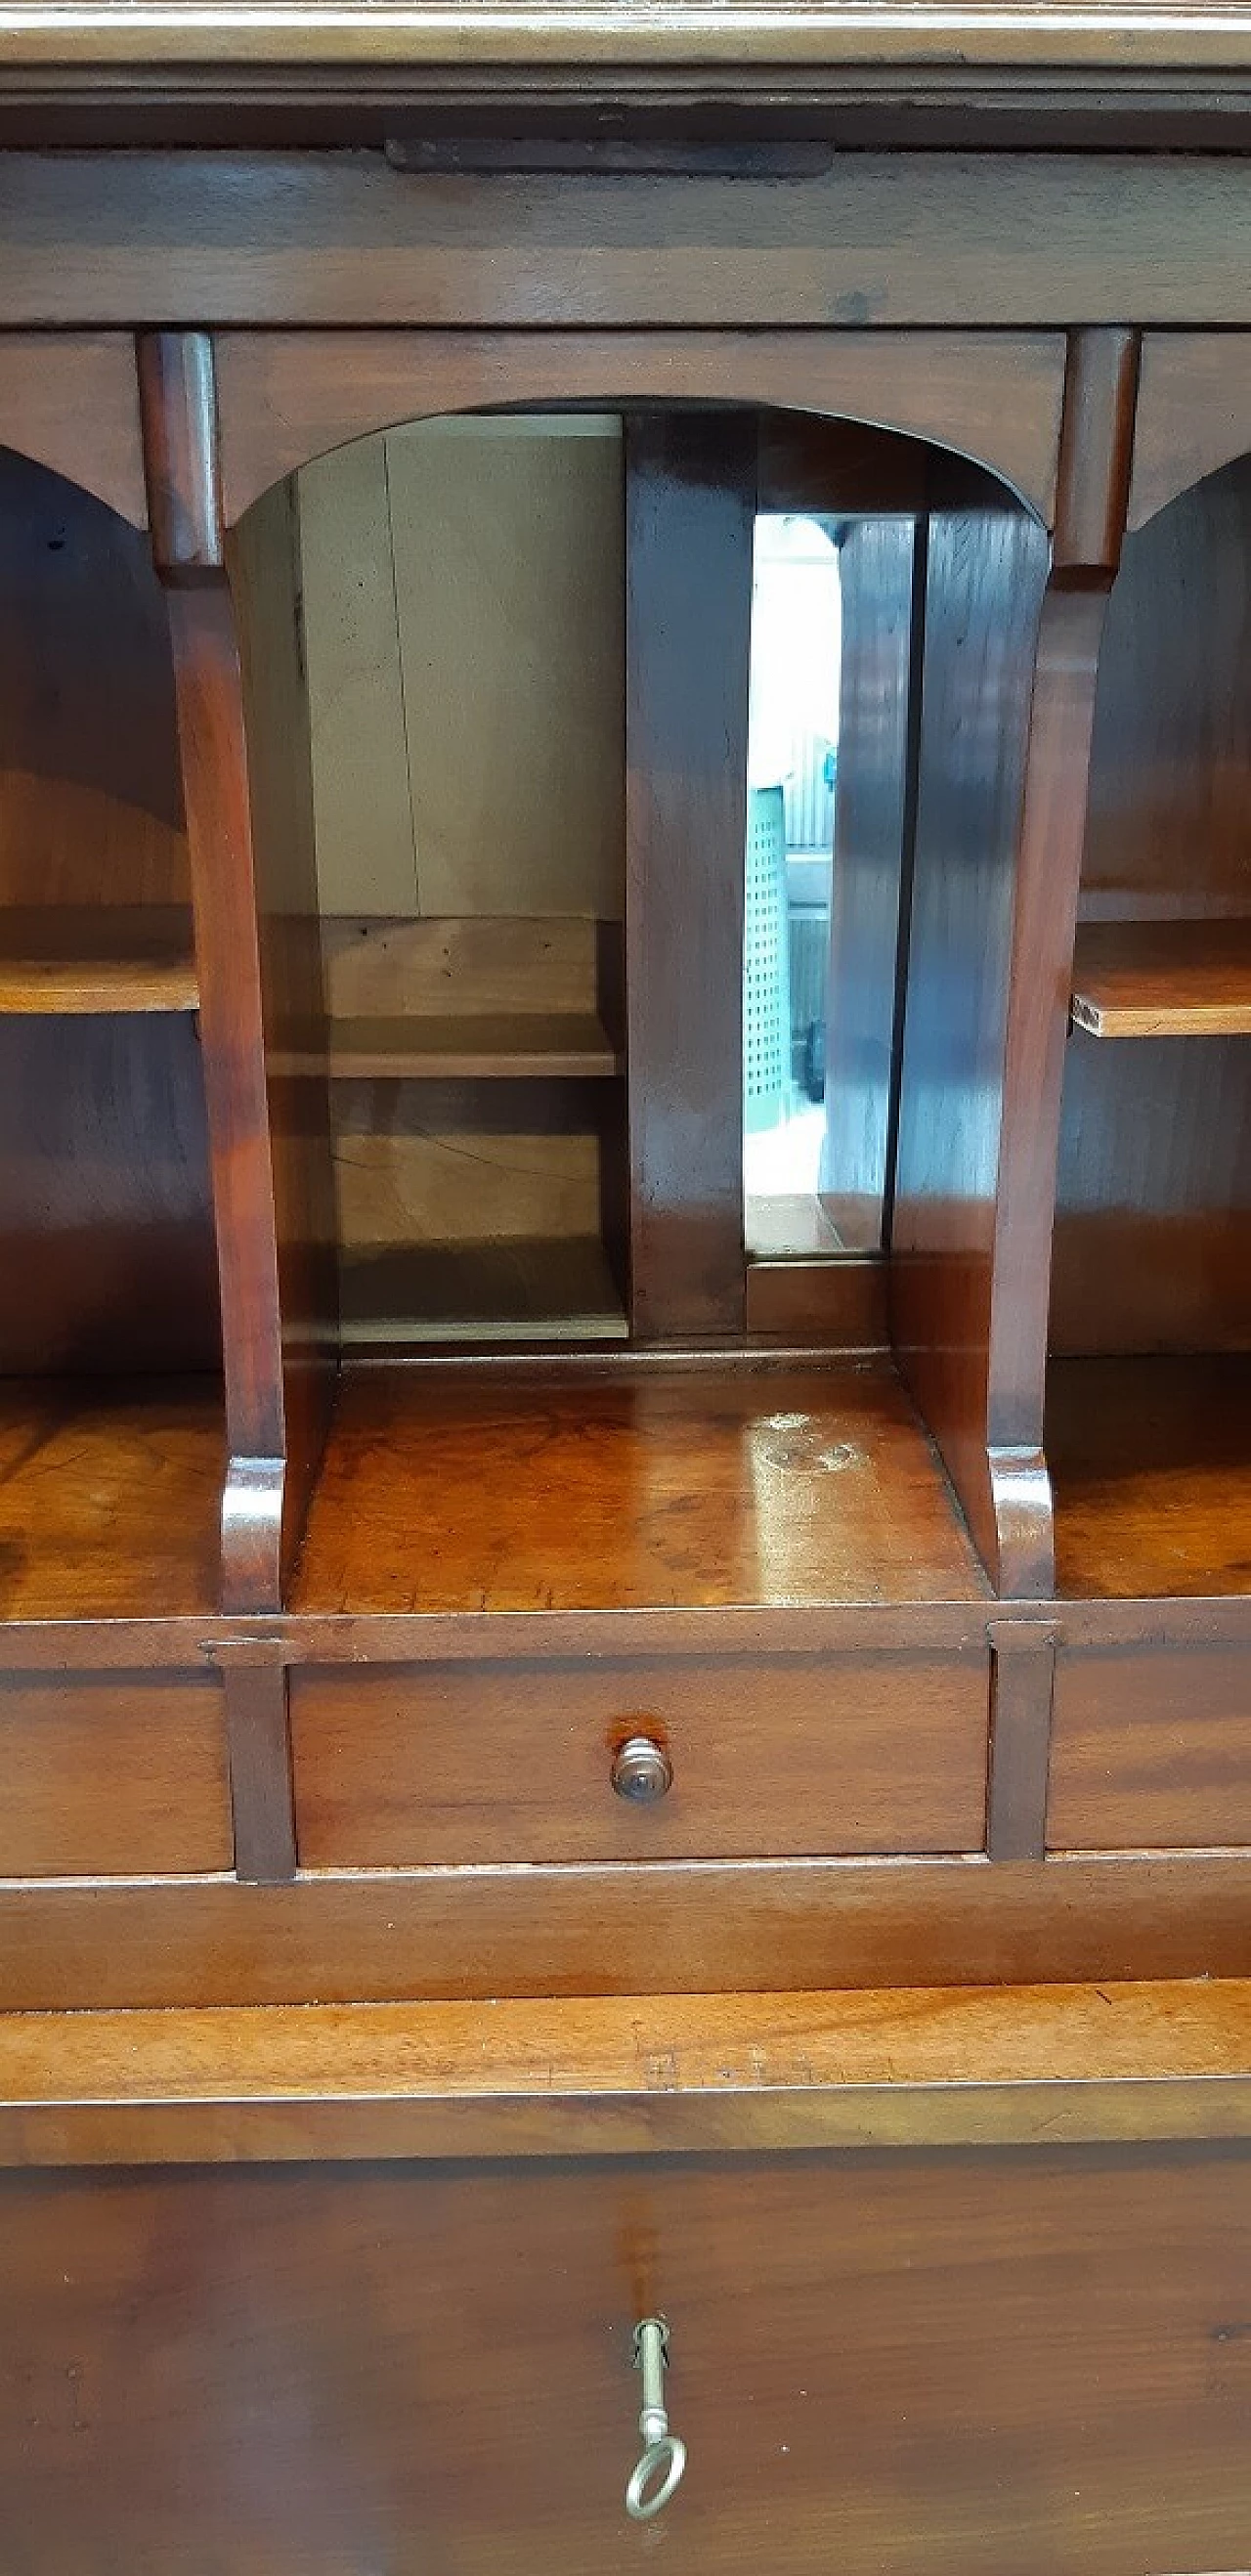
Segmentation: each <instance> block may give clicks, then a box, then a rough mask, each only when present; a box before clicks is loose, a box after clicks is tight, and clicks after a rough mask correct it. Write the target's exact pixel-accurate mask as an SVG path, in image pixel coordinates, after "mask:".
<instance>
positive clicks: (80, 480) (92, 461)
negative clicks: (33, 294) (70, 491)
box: [0, 331, 148, 528]
mask: <svg viewBox="0 0 1251 2576" xmlns="http://www.w3.org/2000/svg"><path fill="white" fill-rule="evenodd" d="M0 446H3V447H5V448H10V449H12V450H14V451H15V453H16V454H17V455H19V456H24V457H29V458H32V459H33V460H34V461H35V462H36V463H37V464H39V465H45V466H49V467H51V469H52V471H53V473H54V474H58V475H64V476H65V477H66V479H67V481H68V482H70V483H72V484H75V485H81V486H82V489H83V490H84V491H85V492H90V493H93V494H94V496H95V498H96V499H97V500H98V501H104V502H107V504H108V506H109V508H110V509H111V510H116V511H117V513H118V515H119V517H121V518H123V519H128V520H129V521H130V522H131V524H132V525H133V526H134V527H136V528H142V527H144V526H146V524H147V516H148V504H147V493H146V490H145V487H144V479H143V450H142V446H141V444H140V436H139V380H138V375H137V372H136V367H135V344H134V341H133V340H132V339H131V337H130V334H129V332H127V331H111V332H84V331H61V332H57V333H56V334H55V335H52V336H45V335H44V334H42V333H41V334H39V335H35V334H33V333H23V332H16V331H6V332H4V333H3V334H2V335H0Z"/></svg>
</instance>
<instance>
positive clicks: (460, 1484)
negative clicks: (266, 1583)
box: [293, 1363, 984, 1613]
mask: <svg viewBox="0 0 1251 2576" xmlns="http://www.w3.org/2000/svg"><path fill="white" fill-rule="evenodd" d="M485 1494H489V1495H490V1497H491V1511H490V1514H489V1516H484V1513H483V1496H484V1495H485ZM983 1596H984V1583H983V1578H982V1576H981V1572H980V1569H979V1568H978V1565H977V1561H976V1559H975V1557H974V1555H973V1551H972V1548H971V1547H970V1545H969V1542H968V1539H967V1537H966V1535H965V1532H964V1530H963V1528H962V1526H961V1525H960V1523H959V1521H958V1520H957V1518H956V1515H955V1513H954V1511H953V1509H952V1505H951V1501H950V1497H949V1495H948V1492H947V1488H946V1485H945V1482H944V1480H943V1477H942V1474H941V1470H940V1469H939V1467H938V1465H937V1463H936V1461H935V1459H934V1456H933V1453H932V1451H931V1449H930V1447H929V1444H928V1442H927V1441H926V1440H925V1438H924V1436H923V1434H922V1433H921V1432H920V1430H919V1429H918V1427H917V1424H916V1421H915V1419H914V1417H913V1415H912V1413H911V1410H910V1408H909V1406H908V1404H907V1402H906V1400H905V1398H904V1397H903V1395H902V1393H901V1391H900V1388H899V1385H898V1382H897V1380H896V1378H895V1376H894V1374H893V1372H892V1371H891V1370H890V1369H889V1368H888V1367H885V1366H883V1365H882V1364H881V1363H878V1364H876V1365H874V1364H872V1363H870V1364H868V1365H866V1366H864V1367H863V1368H856V1367H855V1366H852V1367H845V1368H836V1367H831V1368H827V1369H824V1370H815V1369H806V1370H804V1369H792V1368H787V1369H778V1370H769V1371H767V1372H761V1373H756V1372H754V1371H752V1370H751V1369H750V1368H747V1367H744V1366H742V1365H741V1364H736V1365H733V1366H731V1367H730V1368H729V1369H727V1370H724V1371H721V1370H718V1371H717V1372H716V1373H715V1374H714V1373H711V1372H708V1371H701V1370H698V1369H690V1370H683V1369H673V1370H668V1369H666V1370H664V1371H660V1370H646V1371H643V1370H640V1371H638V1372H636V1373H633V1374H631V1375H628V1376H626V1375H623V1376H619V1377H615V1378H609V1377H607V1376H600V1377H598V1378H596V1377H593V1376H591V1375H590V1374H589V1373H588V1372H586V1371H578V1372H573V1373H570V1374H567V1375H562V1376H559V1377H557V1376H553V1375H550V1374H544V1373H542V1372H541V1371H539V1370H535V1371H534V1372H532V1373H531V1374H529V1375H527V1374H526V1373H525V1372H524V1371H521V1370H519V1371H518V1372H517V1373H515V1374H514V1373H513V1372H511V1371H510V1373H509V1376H508V1378H507V1379H505V1380H501V1379H498V1378H496V1377H492V1376H480V1375H475V1374H474V1373H473V1372H472V1371H469V1370H465V1371H457V1370H454V1369H448V1370H441V1371H439V1372H438V1373H437V1374H436V1373H435V1372H433V1371H431V1372H429V1373H426V1372H412V1371H410V1372H400V1371H393V1372H389V1371H386V1370H382V1369H369V1370H361V1371H358V1372H355V1373H349V1374H348V1375H347V1376H346V1377H345V1380H344V1384H343V1392H342V1396H341V1398H340V1403H339V1408H338V1413H337V1417H336V1421H335V1427H334V1430H333V1433H332V1435H331V1442H330V1447H329V1450H328V1452H327V1457H326V1464H325V1469H324V1472H323V1475H322V1477H321V1481H320V1484H319V1487H318V1491H317V1496H316V1499H315V1501H314V1505H313V1511H312V1515H311V1518H310V1522H309V1531H308V1539H307V1542H306V1546H305V1550H304V1556H303V1560H302V1563H301V1566H300V1571H299V1576H298V1580H297V1582H296V1586H295V1590H294V1593H293V1606H294V1607H296V1608H298V1609H313V1608H316V1609H334V1610H352V1611H355V1612H357V1613H365V1612H368V1611H370V1610H378V1611H392V1612H393V1611H408V1610H423V1611H427V1610H447V1609H472V1610H498V1611H504V1610H540V1609H549V1610H550V1609H557V1608H560V1607H562V1606H563V1607H567V1608H587V1609H611V1608H615V1607H617V1608H634V1609H642V1608H646V1607H649V1606H651V1607H659V1606H664V1605H666V1604H670V1603H673V1604H676V1603H679V1602H681V1603H692V1604H693V1603H705V1604H708V1605H710V1606H712V1605H726V1604H729V1603H733V1602H743V1601H748V1602H774V1603H776V1604H778V1605H782V1604H787V1605H791V1606H795V1605H797V1604H798V1603H800V1602H803V1601H812V1602H819V1601H835V1600H848V1599H852V1600H880V1599H883V1598H886V1599H904V1600H925V1599H927V1598H930V1599H937V1600H978V1599H980V1598H982V1597H983Z"/></svg>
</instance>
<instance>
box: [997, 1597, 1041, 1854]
mask: <svg viewBox="0 0 1251 2576" xmlns="http://www.w3.org/2000/svg"><path fill="white" fill-rule="evenodd" d="M987 1633H988V1635H989V1638H990V1644H991V1696H990V1710H991V1716H990V1778H989V1785H988V1795H987V1813H986V1850H987V1854H988V1856H989V1858H990V1859H991V1860H993V1861H1009V1860H1041V1859H1042V1857H1043V1854H1044V1852H1045V1850H1046V1847H1047V1766H1048V1762H1049V1759H1050V1750H1051V1702H1052V1692H1053V1687H1054V1681H1055V1654H1056V1633H1055V1629H1054V1628H1052V1627H1044V1626H1043V1625H1042V1624H1041V1622H1040V1621H1038V1620H1026V1619H992V1620H991V1622H990V1625H989V1628H988V1631H987Z"/></svg>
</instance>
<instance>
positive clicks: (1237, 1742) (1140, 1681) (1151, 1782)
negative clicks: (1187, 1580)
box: [1047, 1639, 1251, 1851]
mask: <svg viewBox="0 0 1251 2576" xmlns="http://www.w3.org/2000/svg"><path fill="white" fill-rule="evenodd" d="M1047 1833H1048V1839H1049V1841H1050V1842H1051V1844H1052V1846H1053V1847H1054V1848H1056V1849H1068V1850H1073V1851H1077V1850H1083V1851H1097V1850H1100V1849H1102V1850H1105V1851H1108V1850H1116V1849H1118V1848H1119V1849H1122V1850H1126V1849H1129V1850H1139V1849H1143V1848H1151V1849H1156V1850H1159V1849H1167V1848H1170V1847H1172V1848H1174V1849H1182V1848H1185V1847H1187V1846H1189V1847H1197V1848H1203V1847H1204V1846H1206V1847H1208V1848H1209V1849H1211V1848H1213V1847H1215V1846H1218V1845H1224V1846H1226V1847H1227V1848H1230V1847H1232V1846H1234V1845H1236V1844H1241V1843H1251V1708H1249V1707H1248V1701H1247V1683H1246V1668H1245V1662H1244V1659H1243V1658H1242V1657H1241V1656H1239V1655H1237V1654H1236V1653H1231V1652H1230V1650H1229V1649H1228V1648H1222V1647H1219V1646H1206V1645H1204V1644H1202V1643H1201V1642H1200V1641H1199V1640H1197V1639H1196V1640H1195V1641H1193V1642H1192V1643H1191V1644H1190V1645H1189V1646H1187V1647H1185V1648H1184V1649H1183V1648H1181V1647H1172V1648H1170V1649H1169V1650H1167V1651H1164V1652H1161V1651H1157V1652H1156V1653H1155V1654H1145V1653H1143V1652H1141V1651H1139V1652H1137V1653H1135V1652H1134V1651H1133V1650H1132V1649H1130V1650H1125V1649H1123V1648H1122V1649H1119V1650H1118V1649H1117V1648H1116V1647H1102V1648H1100V1647H1094V1648H1088V1649H1085V1650H1084V1651H1083V1652H1081V1653H1080V1654H1076V1653H1075V1654H1066V1655H1063V1656H1062V1657H1061V1659H1060V1663H1059V1667H1058V1670H1057V1675H1056V1698H1055V1718H1054V1726H1053V1732H1052V1740H1051V1779H1050V1789H1049V1793H1048V1802H1047Z"/></svg>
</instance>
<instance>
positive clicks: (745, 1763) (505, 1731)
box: [291, 1640, 988, 1869]
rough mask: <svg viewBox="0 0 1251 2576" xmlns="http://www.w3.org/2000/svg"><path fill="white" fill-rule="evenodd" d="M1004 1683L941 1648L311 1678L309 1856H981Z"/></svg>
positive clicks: (431, 1668) (980, 1664) (296, 1709)
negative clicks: (993, 1713) (991, 1744)
mask: <svg viewBox="0 0 1251 2576" xmlns="http://www.w3.org/2000/svg"><path fill="white" fill-rule="evenodd" d="M987 1729H988V1670H987V1655H986V1649H985V1646H984V1645H983V1644H982V1642H981V1641H980V1640H978V1641H976V1642H974V1643H971V1644H970V1645H969V1646H967V1647H965V1648H963V1649H956V1650H954V1651H952V1652H950V1653H945V1654H915V1653H914V1654H908V1653H900V1654H865V1655H837V1656H822V1655H779V1656H776V1657H768V1658H764V1657H760V1656H750V1657H748V1656H717V1657H711V1656H708V1657H700V1658H694V1657H690V1658H685V1657H684V1658H681V1659H675V1658H665V1659H659V1658H657V1659H655V1660H652V1659H650V1658H638V1659H635V1658H631V1659H630V1660H628V1661H627V1660H624V1659H623V1660H621V1661H608V1660H605V1659H602V1658H600V1657H596V1658H594V1659H590V1658H587V1659H585V1660H578V1661H574V1660H569V1661H561V1662H556V1661H552V1662H543V1663H537V1662H535V1663H531V1662H526V1663H524V1664H522V1663H514V1664H503V1663H501V1664H489V1665H488V1664H471V1663H463V1664H460V1663H458V1664H422V1665H406V1666H386V1665H374V1666H370V1667H368V1668H367V1669H364V1670H362V1669H361V1668H360V1667H356V1668H350V1669H345V1668H343V1667H335V1668H333V1669H332V1668H330V1667H320V1668H318V1667H309V1668H306V1669H300V1668H297V1669H296V1670H294V1671H293V1672H292V1675H291V1737H292V1759H293V1766H294V1776H295V1798H296V1818H297V1831H298V1839H299V1853H300V1860H301V1863H302V1865H303V1866H304V1867H306V1868H313V1869H333V1868H351V1869H396V1868H412V1867H419V1866H422V1865H423V1864H427V1863H447V1862H458V1861H480V1862H499V1861H517V1860H521V1861H561V1860H616V1859H628V1860H633V1859H664V1858H671V1859H740V1858H746V1859H751V1858H762V1859H769V1858H779V1857H784V1856H786V1855H787V1854H791V1853H794V1854H817V1853H838V1852H939V1851H976V1850H980V1849H981V1847H982V1844H983V1841H984V1838H985V1806H986V1751H987Z"/></svg>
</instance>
